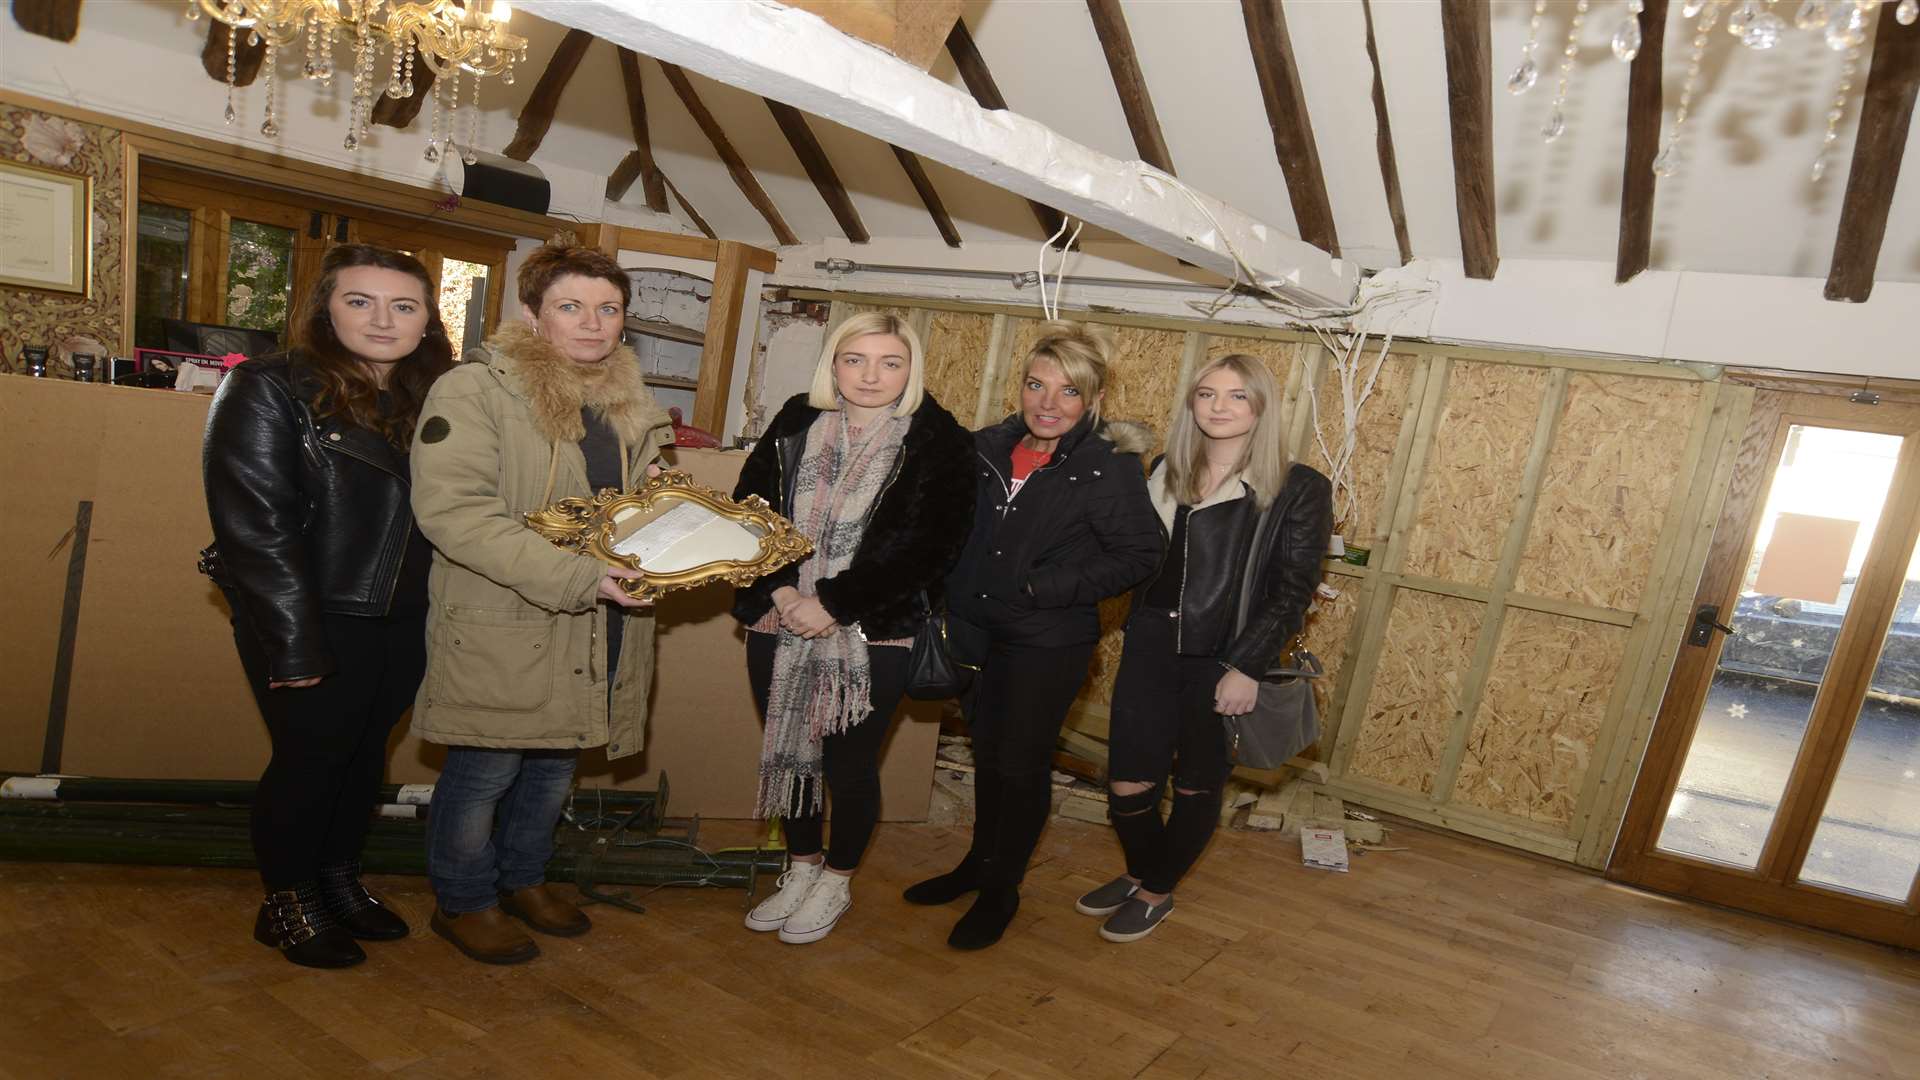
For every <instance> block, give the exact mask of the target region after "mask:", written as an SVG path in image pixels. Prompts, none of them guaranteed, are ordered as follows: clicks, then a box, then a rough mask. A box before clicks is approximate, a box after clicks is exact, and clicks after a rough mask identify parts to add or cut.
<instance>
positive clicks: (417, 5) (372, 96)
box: [187, 0, 527, 161]
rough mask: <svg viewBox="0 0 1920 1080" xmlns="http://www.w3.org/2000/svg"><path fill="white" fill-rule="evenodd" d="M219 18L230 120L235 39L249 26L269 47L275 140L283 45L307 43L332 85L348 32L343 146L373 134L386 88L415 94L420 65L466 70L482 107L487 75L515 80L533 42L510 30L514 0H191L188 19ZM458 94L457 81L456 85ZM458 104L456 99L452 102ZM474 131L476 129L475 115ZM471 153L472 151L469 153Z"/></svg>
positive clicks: (306, 53) (304, 72)
mask: <svg viewBox="0 0 1920 1080" xmlns="http://www.w3.org/2000/svg"><path fill="white" fill-rule="evenodd" d="M203 13H204V14H206V15H207V16H209V17H211V18H214V19H217V20H219V21H220V22H221V23H224V24H225V25H226V26H227V27H228V28H229V31H228V35H227V111H226V120H227V123H229V124H231V123H234V122H235V121H236V120H237V119H238V111H237V110H236V109H235V108H234V104H233V88H234V86H235V84H236V83H235V75H236V71H237V64H236V62H235V61H236V58H235V56H234V48H235V41H236V38H237V35H238V34H239V32H240V31H242V30H245V31H247V32H248V34H247V40H248V43H249V44H250V45H258V44H261V43H264V44H265V45H266V57H265V64H266V65H267V93H266V98H267V104H266V118H265V121H264V122H263V123H262V124H261V127H260V130H261V133H262V134H263V135H266V136H267V137H268V138H274V137H276V136H277V135H278V134H279V130H280V126H279V123H278V117H277V113H276V109H275V105H274V100H273V77H274V72H273V64H274V61H275V57H276V54H277V52H278V50H280V49H284V48H287V47H290V46H296V45H297V46H298V47H299V49H300V54H301V57H302V60H303V62H302V63H301V65H300V74H301V77H303V78H306V79H311V80H315V81H317V82H319V83H320V84H321V85H323V86H331V85H332V83H333V71H334V68H333V46H334V42H335V40H336V39H337V38H341V37H345V38H346V40H347V44H348V47H349V48H350V49H351V51H352V64H351V69H352V73H353V97H352V100H351V101H350V103H349V106H348V109H347V131H346V137H345V138H344V139H343V140H342V143H341V145H342V146H344V147H345V148H346V149H348V150H349V151H352V150H357V149H359V147H360V146H361V145H362V144H364V143H365V142H366V141H367V134H368V128H369V125H370V124H371V123H372V121H373V110H374V106H375V104H376V103H377V102H378V100H379V99H380V98H381V97H382V96H387V97H392V98H410V97H412V96H414V94H415V92H416V91H418V89H419V87H420V84H419V83H417V82H415V81H414V75H415V65H416V64H417V63H418V64H425V65H426V66H427V70H428V71H429V72H430V73H432V74H433V75H434V76H436V77H437V78H439V79H443V80H444V79H457V78H458V76H459V74H460V73H465V74H466V75H467V76H468V77H470V78H472V79H473V80H474V86H473V92H472V93H471V94H469V101H470V102H473V103H474V104H472V105H470V106H469V108H475V107H477V103H478V99H479V96H480V95H479V85H480V80H481V79H485V78H490V77H493V76H496V75H497V76H499V77H500V80H501V81H502V82H506V83H511V82H513V68H514V65H516V64H519V63H522V62H524V61H525V60H526V58H527V40H526V39H525V38H523V37H519V36H517V35H514V34H511V33H509V32H508V31H507V21H508V19H509V18H510V16H511V14H512V13H511V10H510V8H509V6H508V4H507V3H506V0H491V2H490V3H489V2H488V0H466V3H465V6H462V5H461V4H460V3H458V2H456V0H191V2H190V3H188V5H187V18H189V19H198V18H199V17H200V16H201V14H203ZM382 51H384V52H385V53H386V56H387V61H388V68H387V72H386V77H385V78H382V77H381V75H380V72H379V68H380V54H381V52H382ZM453 89H454V93H455V94H456V95H457V94H458V87H457V85H456V86H455V87H454V88H453ZM434 98H435V105H436V109H435V118H436V120H437V119H438V118H439V111H440V110H439V108H438V105H439V101H440V94H439V87H438V85H436V86H435V91H434ZM457 107H458V99H457V97H456V98H455V99H454V104H453V105H452V106H451V107H450V108H449V110H448V111H449V112H451V111H452V109H454V108H457ZM468 129H469V130H470V131H473V130H477V124H476V122H475V121H474V120H472V119H469V121H468ZM452 134H453V126H452V121H451V117H449V120H448V124H447V128H446V139H445V140H443V139H442V138H441V136H440V129H439V125H438V124H437V123H436V125H435V130H434V135H433V137H432V138H430V139H429V141H428V144H427V160H429V161H432V160H435V159H436V158H438V157H439V156H440V154H439V147H440V145H441V144H442V142H443V141H444V142H446V143H448V144H450V143H451V136H452ZM471 152H472V151H471V150H469V151H468V153H471Z"/></svg>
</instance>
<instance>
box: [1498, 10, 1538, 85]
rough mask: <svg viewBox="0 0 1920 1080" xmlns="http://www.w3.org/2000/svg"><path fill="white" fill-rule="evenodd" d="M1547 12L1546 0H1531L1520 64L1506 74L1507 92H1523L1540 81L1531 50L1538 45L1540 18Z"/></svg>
mask: <svg viewBox="0 0 1920 1080" xmlns="http://www.w3.org/2000/svg"><path fill="white" fill-rule="evenodd" d="M1546 14H1547V0H1533V17H1532V18H1530V19H1528V20H1527V45H1526V49H1525V50H1524V51H1522V53H1521V54H1520V66H1519V67H1516V68H1514V69H1513V74H1511V75H1509V76H1507V93H1509V94H1524V93H1526V92H1527V91H1529V90H1531V89H1533V84H1535V83H1537V82H1539V81H1540V66H1539V65H1538V64H1535V63H1534V62H1533V52H1534V50H1535V49H1537V48H1539V47H1540V20H1541V19H1543V18H1545V17H1546Z"/></svg>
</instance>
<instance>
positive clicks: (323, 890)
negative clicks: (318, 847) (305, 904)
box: [320, 860, 407, 941]
mask: <svg viewBox="0 0 1920 1080" xmlns="http://www.w3.org/2000/svg"><path fill="white" fill-rule="evenodd" d="M320 899H321V900H322V901H324V902H325V903H326V905H327V911H328V913H329V914H331V915H332V916H333V917H334V919H335V920H336V921H338V922H339V923H340V925H341V926H344V927H346V928H347V932H348V933H350V934H352V935H353V936H354V937H356V938H359V939H360V940H361V941H398V940H399V939H401V938H403V937H406V936H407V921H406V920H405V919H402V918H401V917H400V916H399V915H396V914H395V913H394V911H393V909H392V908H390V907H388V906H387V905H386V904H385V903H383V902H382V901H381V899H380V898H379V897H377V896H375V895H373V894H372V893H370V892H368V891H367V887H366V886H365V885H362V884H361V883H360V863H359V862H358V861H357V860H356V861H354V862H343V863H333V864H332V865H329V866H323V867H321V868H320Z"/></svg>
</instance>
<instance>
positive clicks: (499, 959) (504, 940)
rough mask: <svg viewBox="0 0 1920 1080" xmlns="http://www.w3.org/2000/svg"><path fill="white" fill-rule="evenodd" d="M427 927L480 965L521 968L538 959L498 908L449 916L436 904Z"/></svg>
mask: <svg viewBox="0 0 1920 1080" xmlns="http://www.w3.org/2000/svg"><path fill="white" fill-rule="evenodd" d="M428 925H430V926H432V927H433V932H434V933H436V934H439V935H440V936H441V937H443V938H446V939H447V940H448V941H451V942H453V947H454V948H456V949H459V950H460V951H461V952H463V953H466V954H467V955H468V956H470V957H472V958H473V959H475V960H478V961H480V962H481V963H483V964H523V963H526V962H527V961H528V960H531V959H533V958H534V957H536V956H539V955H540V946H539V945H536V944H534V940H533V939H532V938H530V937H528V936H527V932H526V931H525V930H522V929H520V927H518V926H517V925H515V924H514V922H513V920H512V919H509V918H507V917H506V915H505V914H503V913H502V912H501V911H500V909H499V908H497V907H490V908H488V909H486V910H485V911H470V912H467V913H466V914H465V915H449V914H447V912H446V911H444V910H442V909H441V907H440V906H439V905H438V904H436V905H434V908H433V919H432V921H431V922H430V923H429V924H428Z"/></svg>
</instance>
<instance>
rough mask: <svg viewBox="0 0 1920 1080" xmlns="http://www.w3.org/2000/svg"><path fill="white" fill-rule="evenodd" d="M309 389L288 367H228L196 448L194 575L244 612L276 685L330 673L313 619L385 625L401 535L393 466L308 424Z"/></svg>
mask: <svg viewBox="0 0 1920 1080" xmlns="http://www.w3.org/2000/svg"><path fill="white" fill-rule="evenodd" d="M318 388H319V387H318V383H317V381H316V380H315V379H314V378H313V376H312V375H311V374H310V373H309V372H307V371H306V370H305V369H304V368H303V367H302V366H301V365H300V364H298V363H296V362H295V361H294V360H293V359H292V358H290V357H288V356H274V357H267V358H264V359H260V360H252V361H248V362H247V363H244V364H241V365H239V366H238V367H236V368H234V369H233V370H232V371H231V372H229V373H228V374H227V376H226V378H225V379H223V380H221V383H220V390H219V392H218V393H216V394H215V395H214V398H213V408H212V411H211V412H209V413H208V415H207V433H206V440H205V442H204V443H203V444H202V449H201V476H202V478H203V479H204V481H205V483H206V490H207V514H208V516H209V517H210V518H211V519H212V521H213V545H212V546H211V547H209V548H208V549H207V550H206V551H205V552H203V553H202V559H201V569H202V570H203V571H205V572H206V573H207V575H208V576H209V577H211V578H213V580H214V583H215V584H217V585H219V586H220V587H221V588H223V589H225V590H227V592H228V596H229V599H232V600H234V602H236V603H239V604H244V605H246V613H247V615H248V617H249V620H250V621H251V622H252V624H253V627H254V630H255V632H256V633H258V634H259V636H260V642H261V645H262V646H263V647H264V648H265V650H266V653H267V658H268V661H269V678H272V679H276V680H286V679H303V678H308V677H311V676H316V675H330V674H332V673H333V671H334V659H333V655H332V653H331V652H330V651H329V649H328V648H327V642H326V636H325V634H324V633H323V632H322V629H321V625H320V615H321V613H322V612H326V613H331V614H338V615H385V614H387V612H388V610H389V608H390V606H391V604H392V602H393V590H394V585H395V582H396V581H397V580H398V578H399V575H400V564H401V561H402V559H403V558H404V556H405V555H406V549H407V539H408V535H409V533H410V531H411V529H412V527H413V511H412V509H411V508H410V507H409V505H408V493H409V480H408V475H407V466H406V459H405V457H403V456H402V455H401V454H400V453H399V451H397V450H395V449H394V447H393V446H392V444H390V443H388V442H387V440H386V439H384V438H382V437H381V436H380V435H378V434H375V433H374V432H371V431H367V430H365V429H363V428H359V427H355V426H354V425H352V424H351V423H349V422H347V420H346V419H345V418H344V417H334V418H331V419H328V420H324V421H317V420H315V418H314V413H313V408H312V402H313V400H314V397H315V395H316V393H317V391H318Z"/></svg>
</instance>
